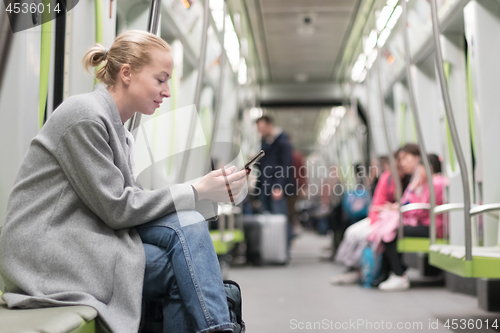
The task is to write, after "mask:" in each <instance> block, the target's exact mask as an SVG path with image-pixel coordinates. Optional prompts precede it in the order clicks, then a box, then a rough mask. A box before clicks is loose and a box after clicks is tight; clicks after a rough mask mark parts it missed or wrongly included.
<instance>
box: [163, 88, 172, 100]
mask: <svg viewBox="0 0 500 333" xmlns="http://www.w3.org/2000/svg"><path fill="white" fill-rule="evenodd" d="M161 96H162V97H163V98H169V97H170V87H167V88H166V89H163V90H162V92H161Z"/></svg>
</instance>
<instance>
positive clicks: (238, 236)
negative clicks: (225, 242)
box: [234, 229, 245, 243]
mask: <svg viewBox="0 0 500 333" xmlns="http://www.w3.org/2000/svg"><path fill="white" fill-rule="evenodd" d="M244 241H245V233H244V232H243V230H240V229H235V230H234V242H235V243H241V242H244Z"/></svg>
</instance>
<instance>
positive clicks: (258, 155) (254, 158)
mask: <svg viewBox="0 0 500 333" xmlns="http://www.w3.org/2000/svg"><path fill="white" fill-rule="evenodd" d="M264 155H266V153H264V151H263V150H261V151H259V153H258V154H257V155H255V156H254V157H252V158H251V159H250V161H248V163H247V164H245V166H244V167H243V168H241V169H240V170H238V171H242V170H245V169H250V168H251V167H252V165H254V164H255V163H257V162H258V161H259V160H260V159H261V158H262V157H264Z"/></svg>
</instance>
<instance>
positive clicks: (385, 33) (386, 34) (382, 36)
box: [377, 29, 391, 47]
mask: <svg viewBox="0 0 500 333" xmlns="http://www.w3.org/2000/svg"><path fill="white" fill-rule="evenodd" d="M390 34H391V30H389V29H385V30H384V31H382V33H381V34H380V36H379V37H378V41H377V44H378V46H379V47H383V46H384V44H385V42H386V41H387V38H389V35H390Z"/></svg>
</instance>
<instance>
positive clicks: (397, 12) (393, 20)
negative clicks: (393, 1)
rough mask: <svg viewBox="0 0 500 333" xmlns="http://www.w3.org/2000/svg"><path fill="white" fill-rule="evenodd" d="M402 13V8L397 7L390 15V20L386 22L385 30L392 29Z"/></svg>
mask: <svg viewBox="0 0 500 333" xmlns="http://www.w3.org/2000/svg"><path fill="white" fill-rule="evenodd" d="M402 12H403V8H402V7H401V6H397V7H396V9H394V12H393V13H392V15H391V18H390V19H389V22H387V26H386V27H385V28H386V29H392V28H394V26H395V25H396V23H397V22H398V19H399V17H400V16H401V13H402Z"/></svg>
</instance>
